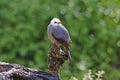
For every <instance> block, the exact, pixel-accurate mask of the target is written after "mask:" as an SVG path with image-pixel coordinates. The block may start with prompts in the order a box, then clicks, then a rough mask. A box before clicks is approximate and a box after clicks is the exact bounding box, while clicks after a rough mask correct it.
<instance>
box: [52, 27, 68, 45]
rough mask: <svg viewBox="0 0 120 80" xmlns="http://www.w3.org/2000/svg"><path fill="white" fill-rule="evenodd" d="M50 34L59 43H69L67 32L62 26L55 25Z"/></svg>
mask: <svg viewBox="0 0 120 80" xmlns="http://www.w3.org/2000/svg"><path fill="white" fill-rule="evenodd" d="M52 36H53V37H54V38H55V39H56V40H57V41H58V42H59V43H61V44H63V45H66V46H67V45H69V38H70V37H69V33H68V31H67V30H66V29H64V28H62V27H59V26H58V27H57V28H55V29H54V30H53V31H52Z"/></svg>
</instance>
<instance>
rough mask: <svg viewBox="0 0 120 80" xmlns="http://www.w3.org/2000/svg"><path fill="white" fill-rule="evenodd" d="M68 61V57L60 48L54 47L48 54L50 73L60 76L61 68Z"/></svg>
mask: <svg viewBox="0 0 120 80" xmlns="http://www.w3.org/2000/svg"><path fill="white" fill-rule="evenodd" d="M67 59H68V55H67V54H66V53H65V52H64V51H63V50H62V49H60V48H58V47H56V46H54V45H53V46H52V47H51V49H50V51H49V53H48V70H49V73H52V74H56V75H57V74H59V70H60V66H61V65H62V64H63V63H64V62H65V61H66V60H67Z"/></svg>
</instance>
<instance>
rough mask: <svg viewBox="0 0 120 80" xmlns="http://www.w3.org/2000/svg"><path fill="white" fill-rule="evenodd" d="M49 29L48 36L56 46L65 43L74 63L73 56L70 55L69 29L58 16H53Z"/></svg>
mask: <svg viewBox="0 0 120 80" xmlns="http://www.w3.org/2000/svg"><path fill="white" fill-rule="evenodd" d="M47 31H48V37H49V39H50V40H51V42H52V43H53V45H54V46H56V47H58V48H60V46H61V45H63V47H64V49H65V51H66V54H67V55H68V58H69V60H70V63H72V58H71V55H70V43H71V39H70V36H69V33H68V31H67V29H66V28H65V27H64V26H63V25H62V24H61V22H60V20H59V19H58V18H53V19H52V20H51V22H50V24H49V25H48V30H47Z"/></svg>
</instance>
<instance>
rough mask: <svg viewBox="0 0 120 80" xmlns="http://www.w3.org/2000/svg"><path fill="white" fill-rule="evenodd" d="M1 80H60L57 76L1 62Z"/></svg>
mask: <svg viewBox="0 0 120 80" xmlns="http://www.w3.org/2000/svg"><path fill="white" fill-rule="evenodd" d="M0 80H60V79H59V76H58V75H56V74H50V73H47V72H44V71H40V70H36V69H30V68H27V67H24V66H20V65H18V64H10V63H4V62H0Z"/></svg>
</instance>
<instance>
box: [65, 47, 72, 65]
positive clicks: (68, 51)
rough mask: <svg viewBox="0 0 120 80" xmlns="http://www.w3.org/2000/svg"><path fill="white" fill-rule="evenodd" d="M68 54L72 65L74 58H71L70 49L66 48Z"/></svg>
mask: <svg viewBox="0 0 120 80" xmlns="http://www.w3.org/2000/svg"><path fill="white" fill-rule="evenodd" d="M66 53H67V55H68V59H69V61H70V64H72V57H71V54H70V47H67V48H66Z"/></svg>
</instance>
